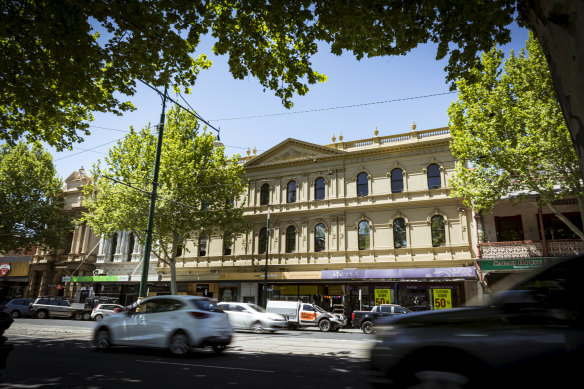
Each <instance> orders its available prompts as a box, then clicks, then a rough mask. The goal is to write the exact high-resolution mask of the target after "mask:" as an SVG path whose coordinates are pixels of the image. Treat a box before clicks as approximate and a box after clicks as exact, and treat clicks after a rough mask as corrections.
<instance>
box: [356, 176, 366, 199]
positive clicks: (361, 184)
mask: <svg viewBox="0 0 584 389" xmlns="http://www.w3.org/2000/svg"><path fill="white" fill-rule="evenodd" d="M368 194H369V183H368V179H367V173H365V172H362V173H359V175H357V196H367V195H368Z"/></svg>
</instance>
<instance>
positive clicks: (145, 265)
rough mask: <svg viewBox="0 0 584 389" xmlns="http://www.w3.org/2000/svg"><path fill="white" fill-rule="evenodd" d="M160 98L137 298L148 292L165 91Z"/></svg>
mask: <svg viewBox="0 0 584 389" xmlns="http://www.w3.org/2000/svg"><path fill="white" fill-rule="evenodd" d="M167 89H168V87H165V88H164V97H163V98H162V113H161V114H160V124H158V143H157V145H156V159H155V161H154V176H153V179H152V193H151V194H150V212H149V213H148V226H147V227H146V241H145V242H144V257H143V260H142V278H141V279H140V291H139V293H138V298H139V299H142V298H144V297H147V296H146V291H147V290H148V269H149V267H150V250H151V249H152V229H153V224H154V210H155V209H156V191H157V188H158V171H159V170H160V154H161V152H162V136H163V134H164V111H165V109H166V91H167Z"/></svg>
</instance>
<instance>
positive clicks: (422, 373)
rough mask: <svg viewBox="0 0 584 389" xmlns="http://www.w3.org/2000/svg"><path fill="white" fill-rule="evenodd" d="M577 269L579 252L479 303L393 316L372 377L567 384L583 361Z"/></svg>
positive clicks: (410, 381) (577, 378) (581, 261)
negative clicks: (477, 304) (463, 306)
mask: <svg viewBox="0 0 584 389" xmlns="http://www.w3.org/2000/svg"><path fill="white" fill-rule="evenodd" d="M583 273H584V257H576V258H572V259H569V260H565V261H561V262H559V263H557V264H555V265H553V266H551V267H549V268H547V269H546V270H544V271H542V272H541V273H538V274H536V275H532V276H531V277H530V278H528V279H527V280H525V281H523V282H520V283H518V284H516V286H515V287H513V288H511V289H510V290H507V291H504V292H502V293H500V294H499V295H498V296H497V297H496V298H495V299H494V300H493V302H492V303H491V304H489V305H486V306H481V307H468V308H455V309H449V310H439V311H430V312H419V313H418V312H414V313H411V314H407V315H398V316H394V317H393V318H392V319H389V321H388V323H387V324H388V326H387V327H386V328H385V329H384V330H383V331H380V332H383V334H382V336H381V337H380V339H379V342H377V343H375V345H374V346H373V349H372V350H371V359H370V362H371V368H372V372H373V381H374V383H378V384H383V385H384V387H396V388H406V387H407V388H409V387H448V388H477V387H487V388H495V387H505V388H515V387H516V388H519V387H523V388H528V387H538V388H541V387H555V388H566V387H574V383H577V382H581V375H580V371H581V362H582V361H583V360H584V309H583V308H584V299H582V296H581V295H582V293H581V281H580V277H581V275H582V274H583ZM418 385H419V386H418ZM432 385H434V386H432ZM437 385H442V386H437ZM576 386H578V384H576Z"/></svg>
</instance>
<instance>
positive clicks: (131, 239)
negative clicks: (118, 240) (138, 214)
mask: <svg viewBox="0 0 584 389" xmlns="http://www.w3.org/2000/svg"><path fill="white" fill-rule="evenodd" d="M135 245H136V238H135V237H134V234H132V233H131V232H130V235H129V236H128V252H127V253H126V261H127V262H130V261H131V260H132V253H133V252H134V246H135ZM177 256H178V255H177Z"/></svg>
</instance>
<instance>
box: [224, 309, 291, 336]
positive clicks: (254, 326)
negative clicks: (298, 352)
mask: <svg viewBox="0 0 584 389" xmlns="http://www.w3.org/2000/svg"><path fill="white" fill-rule="evenodd" d="M218 306H219V308H221V309H222V310H224V311H225V312H227V315H228V316H229V321H230V322H231V325H232V326H233V327H234V328H236V329H243V330H252V331H253V332H255V333H262V332H264V331H271V332H274V331H276V330H281V329H285V328H288V321H287V320H286V318H285V317H284V316H282V315H278V314H277V313H271V312H268V311H266V310H265V309H264V308H262V307H260V306H259V305H256V304H250V303H234V302H221V303H219V304H218Z"/></svg>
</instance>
